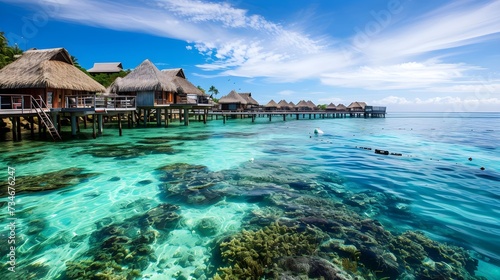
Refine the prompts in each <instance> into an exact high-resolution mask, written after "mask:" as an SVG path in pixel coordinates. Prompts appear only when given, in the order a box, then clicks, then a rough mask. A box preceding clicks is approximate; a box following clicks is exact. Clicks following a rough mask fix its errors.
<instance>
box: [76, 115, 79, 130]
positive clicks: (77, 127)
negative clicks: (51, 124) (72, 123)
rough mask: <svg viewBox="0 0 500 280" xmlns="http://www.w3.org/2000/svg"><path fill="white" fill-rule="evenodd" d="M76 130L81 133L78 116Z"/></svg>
mask: <svg viewBox="0 0 500 280" xmlns="http://www.w3.org/2000/svg"><path fill="white" fill-rule="evenodd" d="M76 132H78V133H80V117H76Z"/></svg>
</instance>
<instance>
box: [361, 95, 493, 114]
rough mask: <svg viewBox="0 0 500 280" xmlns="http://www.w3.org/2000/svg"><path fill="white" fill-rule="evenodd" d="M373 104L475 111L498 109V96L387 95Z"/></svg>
mask: <svg viewBox="0 0 500 280" xmlns="http://www.w3.org/2000/svg"><path fill="white" fill-rule="evenodd" d="M370 104H373V105H383V106H389V107H398V108H401V109H402V108H404V110H422V108H426V109H427V110H429V109H430V111H436V110H438V111H443V112H444V111H455V112H475V111H478V109H480V110H481V111H495V112H497V111H498V108H499V106H500V98H495V97H492V98H484V99H481V98H475V97H471V98H461V97H455V96H436V97H430V98H408V97H403V96H393V95H391V96H388V97H385V98H382V99H379V100H373V101H371V102H370Z"/></svg>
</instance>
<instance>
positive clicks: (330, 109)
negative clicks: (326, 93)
mask: <svg viewBox="0 0 500 280" xmlns="http://www.w3.org/2000/svg"><path fill="white" fill-rule="evenodd" d="M326 110H327V111H336V110H337V106H335V104H333V103H330V104H328V106H326Z"/></svg>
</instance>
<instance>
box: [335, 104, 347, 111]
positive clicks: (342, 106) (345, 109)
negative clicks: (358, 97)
mask: <svg viewBox="0 0 500 280" xmlns="http://www.w3.org/2000/svg"><path fill="white" fill-rule="evenodd" d="M337 111H347V107H346V106H345V105H344V104H342V103H339V105H337Z"/></svg>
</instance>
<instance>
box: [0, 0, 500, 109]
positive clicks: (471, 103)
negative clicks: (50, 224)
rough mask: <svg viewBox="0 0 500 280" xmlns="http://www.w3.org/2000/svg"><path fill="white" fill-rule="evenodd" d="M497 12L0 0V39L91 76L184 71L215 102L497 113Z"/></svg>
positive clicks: (459, 4)
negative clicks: (239, 98) (49, 51)
mask: <svg viewBox="0 0 500 280" xmlns="http://www.w3.org/2000/svg"><path fill="white" fill-rule="evenodd" d="M498 15H500V1H486V0H467V1H465V0H456V1H445V0H442V1H416V0H359V1H330V0H311V1H302V0H290V1H286V0H283V1H269V0H267V1H263V0H262V1H260V0H259V1H243V0H229V1H205V0H175V1H174V0H149V1H146V0H143V1H140V0H138V1H129V0H124V1H109V0H78V1H72V0H0V31H4V32H5V33H6V36H7V38H8V39H9V43H10V44H18V45H19V46H20V47H21V48H22V49H23V50H26V49H29V48H38V49H43V48H54V47H64V48H66V49H67V50H68V51H69V52H70V54H71V55H73V56H75V57H77V58H78V62H79V63H80V64H81V65H82V66H83V67H84V68H87V69H88V68H91V67H92V65H93V63H94V62H114V61H119V62H122V63H123V66H124V68H126V69H133V68H134V67H136V66H137V65H138V64H140V63H141V62H142V61H143V60H144V59H149V60H151V61H152V62H153V63H155V64H156V65H157V66H158V68H159V69H166V68H179V67H181V68H183V69H184V71H185V73H186V76H187V78H188V79H189V80H190V81H191V82H192V83H194V84H195V85H200V86H201V87H203V88H205V89H208V88H209V87H210V86H211V85H214V86H215V87H216V88H217V89H219V91H220V94H219V96H218V97H220V96H222V95H225V94H227V93H229V92H230V91H231V90H233V89H235V90H237V91H239V92H252V96H254V98H255V99H256V100H258V101H259V102H261V103H264V104H265V103H267V102H268V101H269V100H270V99H274V100H275V101H277V102H278V101H279V100H281V99H286V100H287V101H293V102H297V101H299V100H300V99H306V100H312V101H313V102H315V103H317V104H318V103H319V104H325V103H330V102H333V103H335V104H338V103H344V104H346V103H347V104H348V103H350V102H351V101H365V102H367V103H368V104H371V105H386V106H388V110H389V111H394V112H395V111H454V112H471V111H500V63H499V62H500V16H498ZM347 104H346V105H347Z"/></svg>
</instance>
